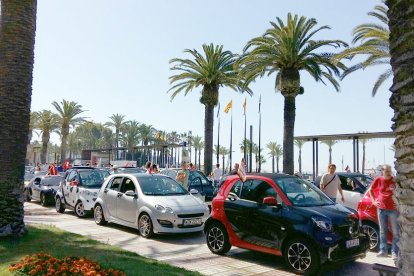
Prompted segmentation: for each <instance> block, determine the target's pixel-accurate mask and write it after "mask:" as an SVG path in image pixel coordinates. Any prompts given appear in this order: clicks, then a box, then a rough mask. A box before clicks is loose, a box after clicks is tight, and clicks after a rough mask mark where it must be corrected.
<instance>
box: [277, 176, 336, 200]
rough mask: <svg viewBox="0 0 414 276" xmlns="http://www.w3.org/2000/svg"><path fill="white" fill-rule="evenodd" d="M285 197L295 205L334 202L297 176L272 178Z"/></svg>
mask: <svg viewBox="0 0 414 276" xmlns="http://www.w3.org/2000/svg"><path fill="white" fill-rule="evenodd" d="M273 180H274V181H275V182H276V184H277V185H278V186H279V188H280V189H281V190H282V191H283V193H284V194H285V195H286V197H287V198H288V199H289V200H290V202H292V204H293V205H295V206H303V207H310V206H323V205H332V204H334V203H333V202H332V201H331V200H330V199H329V198H328V197H327V196H326V195H325V194H324V193H323V192H321V191H320V190H319V189H318V188H316V187H315V186H314V185H313V184H311V183H309V182H307V181H304V180H303V179H301V178H298V177H283V178H281V177H278V178H274V179H273Z"/></svg>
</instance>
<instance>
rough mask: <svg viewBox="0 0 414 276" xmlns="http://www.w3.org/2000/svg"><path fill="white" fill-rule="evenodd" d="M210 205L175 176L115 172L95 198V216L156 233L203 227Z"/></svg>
mask: <svg viewBox="0 0 414 276" xmlns="http://www.w3.org/2000/svg"><path fill="white" fill-rule="evenodd" d="M208 216H209V208H208V205H206V204H205V203H204V202H203V201H202V200H200V199H198V198H197V197H195V196H193V195H192V194H190V193H189V192H188V191H186V190H185V189H184V188H183V187H182V186H181V185H180V184H179V183H178V182H176V181H175V180H173V179H171V178H169V177H167V176H163V175H159V174H152V175H150V174H114V175H111V176H110V177H108V178H107V179H106V180H105V182H104V183H103V185H102V187H101V189H100V191H99V194H98V199H97V200H96V201H95V206H94V218H95V222H96V223H97V224H99V225H104V224H106V223H107V222H112V223H116V224H121V225H124V226H128V227H132V228H137V229H138V230H139V232H140V234H141V235H142V236H143V237H145V238H149V237H151V236H152V235H153V234H154V233H188V232H197V231H202V230H203V225H204V222H205V221H206V220H207V218H208Z"/></svg>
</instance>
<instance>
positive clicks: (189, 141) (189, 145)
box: [187, 130, 193, 163]
mask: <svg viewBox="0 0 414 276" xmlns="http://www.w3.org/2000/svg"><path fill="white" fill-rule="evenodd" d="M192 136H193V132H192V131H191V130H190V131H188V138H187V140H188V149H189V150H190V163H191V137H192Z"/></svg>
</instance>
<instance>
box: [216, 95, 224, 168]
mask: <svg viewBox="0 0 414 276" xmlns="http://www.w3.org/2000/svg"><path fill="white" fill-rule="evenodd" d="M217 117H218V130H217V149H216V150H217V152H216V153H217V164H220V154H219V149H220V103H219V106H218V110H217ZM223 166H224V165H223ZM222 170H223V171H224V168H222Z"/></svg>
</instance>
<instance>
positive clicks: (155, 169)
mask: <svg viewBox="0 0 414 276" xmlns="http://www.w3.org/2000/svg"><path fill="white" fill-rule="evenodd" d="M151 173H153V174H154V173H160V171H159V170H158V166H157V164H152V172H151Z"/></svg>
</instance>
